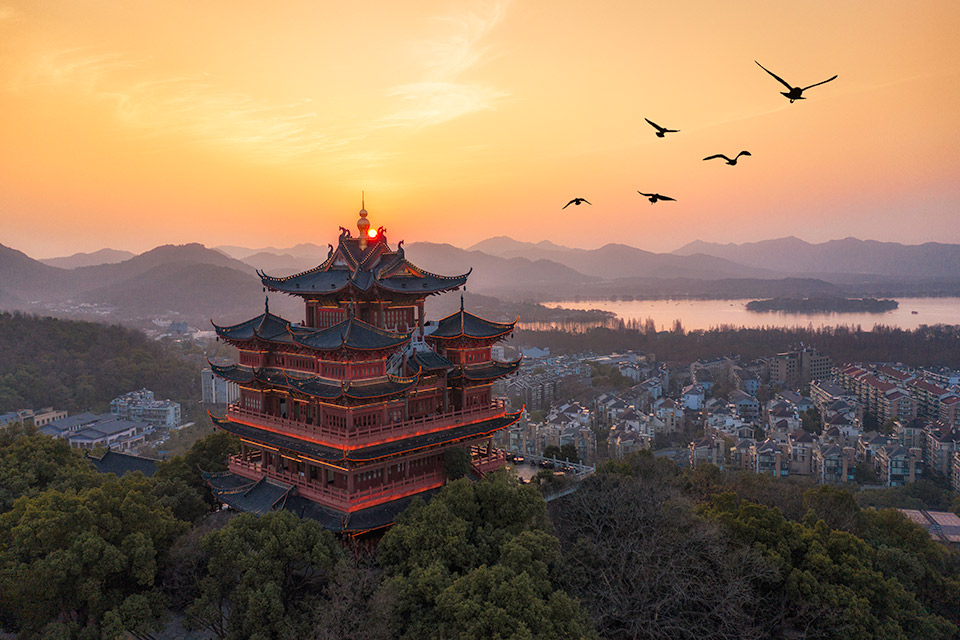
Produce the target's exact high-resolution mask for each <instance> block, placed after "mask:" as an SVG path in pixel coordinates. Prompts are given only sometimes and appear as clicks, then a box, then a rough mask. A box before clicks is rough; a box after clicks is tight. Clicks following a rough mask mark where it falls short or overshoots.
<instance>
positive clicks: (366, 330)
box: [293, 318, 412, 351]
mask: <svg viewBox="0 0 960 640" xmlns="http://www.w3.org/2000/svg"><path fill="white" fill-rule="evenodd" d="M411 333H412V331H411V332H407V333H394V332H393V331H386V330H384V329H380V328H378V327H375V326H374V325H372V324H369V323H367V322H364V321H362V320H358V319H356V318H348V319H347V320H344V321H343V322H339V323H337V324H335V325H333V326H332V327H327V328H325V329H315V330H312V331H310V332H298V333H297V335H294V336H293V341H294V342H296V343H297V344H299V345H302V346H304V347H309V348H310V349H316V350H318V351H333V350H336V349H343V348H346V349H357V350H372V349H391V348H395V347H399V346H401V345H403V344H406V343H407V342H409V341H410V334H411Z"/></svg>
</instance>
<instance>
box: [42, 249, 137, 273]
mask: <svg viewBox="0 0 960 640" xmlns="http://www.w3.org/2000/svg"><path fill="white" fill-rule="evenodd" d="M136 255H137V254H135V253H131V252H129V251H120V250H118V249H100V250H99V251H94V252H92V253H75V254H73V255H72V256H64V257H62V258H41V259H40V262H42V263H43V264H46V265H49V266H51V267H60V268H61V269H76V268H77V267H93V266H96V265H100V264H116V263H117V262H123V261H124V260H129V259H130V258H132V257H134V256H136Z"/></svg>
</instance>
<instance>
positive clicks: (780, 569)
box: [702, 494, 957, 639]
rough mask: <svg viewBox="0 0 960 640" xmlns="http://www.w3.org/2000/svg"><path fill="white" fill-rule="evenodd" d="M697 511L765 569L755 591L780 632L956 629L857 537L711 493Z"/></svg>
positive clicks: (941, 632) (950, 633)
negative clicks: (774, 612)
mask: <svg viewBox="0 0 960 640" xmlns="http://www.w3.org/2000/svg"><path fill="white" fill-rule="evenodd" d="M702 513H703V514H704V515H705V516H706V517H708V518H710V519H712V520H714V521H716V522H718V523H720V524H722V525H723V526H724V527H726V528H727V530H728V531H729V532H730V533H731V535H732V536H733V539H734V540H735V541H738V542H740V543H741V544H744V545H746V546H748V547H750V548H751V549H753V550H754V551H756V552H758V553H760V554H762V556H763V557H764V558H765V559H766V561H767V562H768V563H769V566H770V567H771V569H772V572H771V573H768V574H766V575H761V576H759V577H758V579H757V580H756V582H755V588H756V590H757V593H758V595H759V596H760V598H761V602H762V603H764V606H765V607H770V606H776V605H775V604H774V603H781V606H782V605H783V604H785V606H782V608H781V609H780V612H779V615H780V616H782V619H781V621H780V625H781V627H782V632H789V633H796V632H801V631H802V632H803V633H805V634H806V635H808V636H812V637H825V638H864V639H866V638H907V637H923V638H952V637H954V635H955V634H956V633H957V627H956V626H955V625H954V624H953V623H951V622H950V621H948V620H946V619H945V618H943V617H941V616H939V615H936V614H934V613H931V612H930V611H929V610H928V609H927V608H926V607H925V606H924V604H923V603H922V602H921V601H920V600H919V599H918V598H917V597H916V595H915V594H914V593H913V592H911V591H908V590H907V589H905V588H904V586H903V584H902V583H901V582H900V581H899V580H897V579H896V578H893V577H889V576H887V575H885V574H884V572H883V571H881V570H880V568H879V559H878V553H877V551H876V550H875V549H874V548H873V547H871V546H870V545H868V544H867V543H866V542H864V540H862V539H860V538H858V537H857V536H855V535H852V534H850V533H847V532H843V531H837V530H835V529H831V528H830V527H829V526H828V525H827V524H826V523H825V522H823V521H822V520H819V521H814V520H813V519H809V520H807V521H805V522H804V523H799V522H791V521H789V520H787V519H786V518H784V517H783V515H782V514H781V513H780V512H779V511H778V510H776V509H771V508H769V507H765V506H762V505H757V504H752V503H749V502H745V501H742V500H740V499H739V498H737V496H735V495H734V494H723V495H721V496H715V497H714V498H713V499H712V500H711V501H710V503H709V504H707V505H705V506H704V507H703V508H702Z"/></svg>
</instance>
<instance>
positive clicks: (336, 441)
mask: <svg viewBox="0 0 960 640" xmlns="http://www.w3.org/2000/svg"><path fill="white" fill-rule="evenodd" d="M505 410H506V405H505V404H504V402H503V400H502V399H497V400H496V401H494V402H491V403H490V404H489V405H486V406H483V407H474V408H472V409H466V410H463V411H450V412H448V413H441V414H433V415H429V416H423V417H420V418H414V419H412V420H406V421H404V422H396V423H389V424H382V425H375V426H371V427H356V428H345V429H341V428H335V427H329V426H317V425H313V424H307V423H306V422H300V421H297V420H291V419H289V418H279V417H276V416H268V415H264V414H262V413H259V412H256V411H250V410H248V409H244V408H243V407H241V406H240V405H239V403H234V404H231V405H230V406H229V407H228V408H227V417H228V418H230V419H231V420H235V421H237V422H241V423H244V424H249V425H253V426H256V427H263V428H265V429H269V430H272V431H277V432H280V433H284V434H286V435H290V436H293V437H297V438H304V439H306V440H310V441H313V442H318V443H320V444H324V445H326V446H329V447H333V448H336V449H343V448H346V449H356V448H360V447H364V446H369V445H372V444H383V443H385V442H391V441H394V440H402V439H403V438H407V437H409V436H414V435H423V434H426V433H432V432H435V431H441V430H443V429H447V428H450V427H454V426H458V425H460V424H464V423H469V422H478V421H480V420H487V419H490V418H495V417H497V416H500V415H502V414H503V413H504V412H505Z"/></svg>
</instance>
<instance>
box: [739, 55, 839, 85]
mask: <svg viewBox="0 0 960 640" xmlns="http://www.w3.org/2000/svg"><path fill="white" fill-rule="evenodd" d="M754 62H757V61H756V60H754ZM757 66H758V67H760V68H761V69H763V70H764V71H766V72H767V73H769V74H770V75H772V76H773V77H774V78H776V79H777V82H779V83H780V84H782V85H783V86H785V87H786V88H787V89H793V87H791V86H790V84H789V83H788V82H787V81H786V80H784V79H783V78H781V77H780V76H778V75H777V74H775V73H774V72H773V71H770V69H767V68H766V67H765V66H763V65H762V64H760V63H759V62H757ZM835 77H836V76H834V78H835ZM830 79H831V80H833V78H830ZM814 86H816V85H814ZM808 88H809V87H808Z"/></svg>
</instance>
